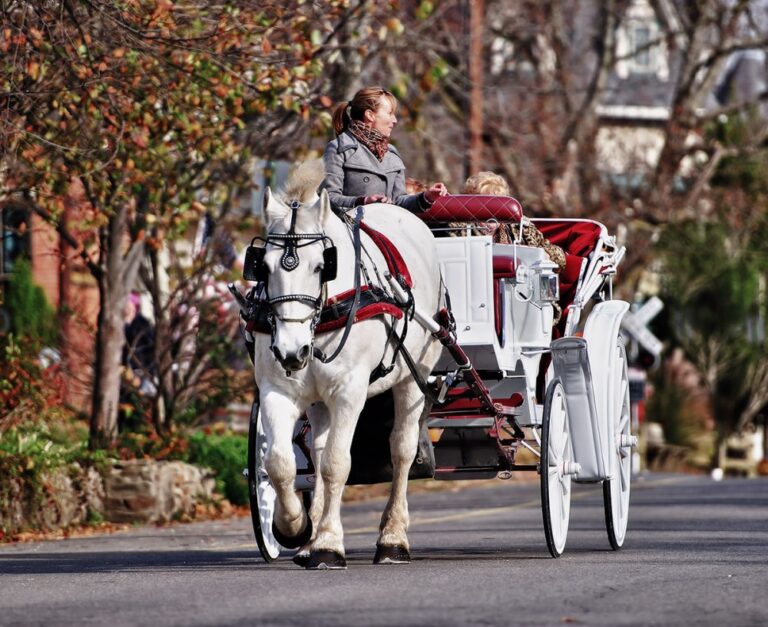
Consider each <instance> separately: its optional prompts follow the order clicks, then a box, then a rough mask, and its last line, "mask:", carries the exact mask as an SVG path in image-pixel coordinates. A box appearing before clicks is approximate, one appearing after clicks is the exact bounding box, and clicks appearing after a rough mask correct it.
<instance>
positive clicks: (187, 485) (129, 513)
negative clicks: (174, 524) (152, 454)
mask: <svg viewBox="0 0 768 627" xmlns="http://www.w3.org/2000/svg"><path fill="white" fill-rule="evenodd" d="M214 485H215V482H214V479H213V474H212V473H211V472H210V471H207V470H204V469H200V468H198V467H197V466H192V465H190V464H185V463H183V462H157V461H154V460H144V459H138V460H131V461H125V462H118V463H115V464H113V465H112V467H111V468H110V470H109V472H108V474H107V476H106V477H105V481H104V488H105V493H106V499H105V509H104V515H105V518H106V519H107V520H109V521H112V522H168V521H169V520H173V519H176V518H183V517H189V518H191V517H194V515H195V508H196V506H197V504H198V503H201V502H210V501H211V500H212V499H213V490H214Z"/></svg>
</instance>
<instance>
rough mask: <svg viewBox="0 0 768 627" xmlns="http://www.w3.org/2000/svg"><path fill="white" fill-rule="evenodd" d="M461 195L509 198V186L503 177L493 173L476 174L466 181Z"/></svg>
mask: <svg viewBox="0 0 768 627" xmlns="http://www.w3.org/2000/svg"><path fill="white" fill-rule="evenodd" d="M462 194H481V195H484V196H509V184H508V183H507V181H506V180H505V179H504V177H502V176H499V175H498V174H495V173H493V172H478V173H477V174H473V175H472V176H470V177H469V178H468V179H467V180H466V182H465V183H464V190H463V191H462Z"/></svg>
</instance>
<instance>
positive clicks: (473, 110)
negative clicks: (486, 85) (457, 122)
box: [467, 0, 485, 176]
mask: <svg viewBox="0 0 768 627" xmlns="http://www.w3.org/2000/svg"><path fill="white" fill-rule="evenodd" d="M483 5H484V0H469V60H468V66H469V84H470V87H469V151H468V152H469V155H468V156H469V159H468V161H467V176H471V175H472V174H477V173H478V172H479V171H480V168H481V167H482V160H483V19H484V17H485V16H484V6H483Z"/></svg>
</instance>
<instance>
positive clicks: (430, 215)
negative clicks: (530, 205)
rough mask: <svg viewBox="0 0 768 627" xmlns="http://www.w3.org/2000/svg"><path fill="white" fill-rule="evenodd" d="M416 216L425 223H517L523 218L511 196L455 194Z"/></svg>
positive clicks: (520, 208) (436, 202)
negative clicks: (493, 221)
mask: <svg viewBox="0 0 768 627" xmlns="http://www.w3.org/2000/svg"><path fill="white" fill-rule="evenodd" d="M418 215H419V217H420V218H421V219H422V220H424V221H425V222H483V221H487V220H498V221H499V222H517V221H519V220H520V219H521V218H522V217H523V208H522V207H521V206H520V203H519V202H517V200H515V199H514V198H512V197H511V196H482V195H476V194H455V195H452V196H441V197H439V198H438V199H437V200H436V201H435V203H434V204H433V205H432V206H431V207H430V208H429V210H427V211H425V212H423V213H420V214H418Z"/></svg>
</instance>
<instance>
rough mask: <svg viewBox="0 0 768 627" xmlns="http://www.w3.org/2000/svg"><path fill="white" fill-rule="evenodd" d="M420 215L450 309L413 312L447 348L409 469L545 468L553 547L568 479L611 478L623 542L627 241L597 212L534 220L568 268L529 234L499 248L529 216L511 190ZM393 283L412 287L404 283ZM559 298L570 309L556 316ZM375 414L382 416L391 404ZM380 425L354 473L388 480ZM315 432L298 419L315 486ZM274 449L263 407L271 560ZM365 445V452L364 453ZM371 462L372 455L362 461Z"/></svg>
mask: <svg viewBox="0 0 768 627" xmlns="http://www.w3.org/2000/svg"><path fill="white" fill-rule="evenodd" d="M423 217H424V219H425V221H427V223H428V224H429V225H430V227H431V228H432V229H433V233H434V234H435V236H436V245H437V251H438V257H439V261H440V266H441V274H442V277H443V280H444V282H445V284H446V287H447V291H448V294H449V295H450V307H449V308H446V309H444V310H443V311H441V313H440V314H439V315H438V316H437V319H435V318H433V317H431V316H429V315H427V314H425V313H424V312H421V311H419V310H418V306H417V307H416V310H415V311H414V312H413V313H414V317H415V319H416V320H417V321H418V322H419V323H420V324H422V325H423V326H425V327H426V328H428V329H429V330H431V331H432V332H433V335H434V336H435V337H436V338H438V339H439V340H440V341H441V342H442V344H443V347H444V348H443V354H442V356H441V358H440V360H439V362H438V365H437V367H436V368H435V369H434V371H433V373H432V376H431V377H430V378H429V381H428V385H429V388H430V390H431V391H432V395H433V398H434V402H433V403H432V404H431V406H430V408H429V411H428V412H427V414H426V415H425V420H424V429H423V432H422V441H421V443H420V452H419V455H418V456H417V460H416V462H415V463H414V467H413V469H415V468H416V467H417V466H418V467H419V468H420V469H421V474H418V469H417V474H413V475H412V476H432V477H434V478H436V479H453V478H488V477H494V476H497V475H498V476H501V477H509V476H510V473H512V472H516V471H525V470H529V471H536V472H539V473H540V476H541V501H542V514H543V522H544V528H545V537H546V541H547V546H548V548H549V551H550V553H551V554H552V555H553V556H554V557H557V556H559V555H560V554H561V553H562V552H563V549H564V547H565V544H566V538H567V533H568V524H569V518H570V498H571V483H572V482H577V483H602V486H603V497H604V505H605V520H606V527H607V532H608V538H609V542H610V545H611V547H612V548H613V549H619V548H620V547H621V546H622V544H623V543H624V538H625V534H626V529H627V520H628V510H629V492H630V472H631V447H632V446H633V445H634V444H635V438H634V437H633V436H632V435H631V432H630V427H631V425H630V406H629V385H628V379H627V363H626V355H625V351H624V347H623V344H622V340H621V336H620V333H619V328H620V324H621V318H622V316H623V315H624V313H625V312H626V311H627V309H628V304H627V303H626V302H624V301H621V300H614V299H613V293H612V281H613V277H614V276H615V274H616V267H617V266H618V264H619V263H620V261H621V258H622V256H623V253H624V249H623V248H622V247H620V246H618V245H617V244H616V240H615V238H614V237H612V236H610V235H609V234H608V232H607V230H606V228H605V227H604V226H603V225H602V224H600V223H598V222H594V221H590V220H535V221H534V224H535V225H536V226H537V227H538V228H539V229H540V230H541V231H542V232H543V233H544V235H545V236H546V237H547V238H548V239H549V240H550V241H551V242H552V243H553V244H556V245H558V246H560V247H562V248H563V249H564V251H565V252H566V259H567V261H566V267H565V269H563V270H562V272H560V273H559V274H558V273H557V272H555V270H556V266H555V264H553V263H552V262H551V261H550V259H549V257H548V256H547V254H546V252H545V251H544V249H542V248H538V247H532V246H526V245H523V244H522V243H521V242H520V241H517V242H513V243H511V244H498V243H494V241H493V238H492V237H491V236H490V235H486V234H482V233H483V230H484V229H487V226H488V223H489V222H493V221H497V222H518V223H520V222H522V221H523V220H524V218H523V215H522V210H521V208H520V205H519V204H518V203H517V201H516V200H514V199H513V198H507V197H487V196H450V197H446V198H443V199H440V201H439V202H438V203H436V206H435V207H433V208H432V209H431V210H430V211H429V212H428V213H427V214H425V215H424V216H423ZM456 222H460V223H463V226H462V225H460V226H456V225H455V224H452V223H456ZM457 230H458V231H459V233H455V231H457ZM451 231H454V233H451ZM461 231H463V232H461ZM520 231H522V229H520ZM477 233H481V234H477ZM449 234H455V235H460V236H458V237H449V236H447V235H449ZM390 287H391V288H392V291H393V292H394V293H395V295H397V294H398V292H400V294H399V297H400V298H405V297H406V296H405V295H404V294H403V293H402V291H401V290H399V289H398V285H397V283H396V282H395V281H393V280H390ZM558 308H559V309H560V310H561V315H562V318H561V320H560V321H559V322H557V324H554V325H553V322H555V317H556V316H557V315H558ZM373 411H375V412H377V413H381V411H382V409H381V401H379V403H378V404H377V405H376V407H374V409H373ZM364 414H365V411H364ZM375 422H376V424H378V425H381V423H382V421H380V420H378V421H375ZM371 424H372V421H366V419H365V416H362V417H361V419H360V422H359V424H358V431H359V432H360V433H358V434H356V437H355V441H356V443H355V444H353V468H352V473H351V475H350V479H349V481H348V483H374V482H378V481H383V480H386V479H387V475H386V468H384V472H383V473H382V472H377V471H376V468H374V469H373V471H372V472H368V471H370V470H371V467H372V466H374V467H375V466H376V464H373V465H372V464H371V459H372V456H373V457H375V456H376V451H379V454H378V456H379V458H381V459H383V460H385V462H384V466H386V456H387V455H388V448H387V444H386V433H384V434H382V433H377V432H376V431H375V429H374V431H365V430H366V428H368V427H367V426H366V425H368V426H370V425H371ZM377 428H378V427H377ZM427 434H429V438H427ZM310 439H311V434H310V432H309V428H308V424H307V423H306V421H304V422H300V424H299V425H298V427H297V431H296V437H295V438H294V443H295V450H296V456H297V459H298V460H300V461H299V464H298V476H297V482H296V487H297V489H299V490H302V491H304V492H305V494H306V493H308V492H310V491H311V489H312V485H313V480H314V468H313V466H312V462H311V460H310V457H309V440H310ZM265 446H266V444H265V441H264V437H263V433H261V431H260V427H259V418H258V409H257V408H255V409H254V412H252V419H251V434H250V446H249V461H248V473H247V474H248V477H249V483H250V491H251V497H252V514H253V522H254V529H255V532H256V538H257V541H258V544H259V548H260V550H261V553H262V555H263V556H264V557H265V559H267V560H268V561H272V560H273V559H275V558H276V557H277V556H278V555H279V554H280V552H281V550H282V547H281V546H280V544H279V543H278V541H277V540H276V539H275V538H274V536H273V534H272V532H271V529H272V525H271V522H272V519H271V516H272V501H273V499H274V491H272V490H271V486H270V483H269V479H268V477H267V476H266V473H265V472H264V469H263V464H262V463H261V455H262V453H263V450H264V448H265ZM355 446H358V447H362V449H363V451H362V452H360V451H358V453H357V455H355ZM356 457H357V460H358V461H356ZM363 459H365V460H366V463H365V464H361V463H359V460H363ZM413 469H412V471H413ZM425 469H426V471H425ZM425 472H426V475H425Z"/></svg>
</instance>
